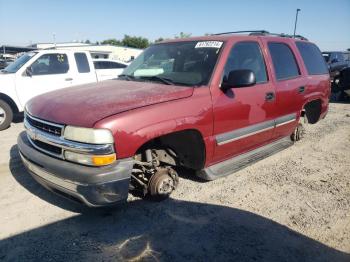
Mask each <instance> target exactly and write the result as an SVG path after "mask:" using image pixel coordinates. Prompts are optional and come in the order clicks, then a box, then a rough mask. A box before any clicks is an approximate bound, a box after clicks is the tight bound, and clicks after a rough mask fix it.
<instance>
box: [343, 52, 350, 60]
mask: <svg viewBox="0 0 350 262" xmlns="http://www.w3.org/2000/svg"><path fill="white" fill-rule="evenodd" d="M344 59H345V61H350V53H344Z"/></svg>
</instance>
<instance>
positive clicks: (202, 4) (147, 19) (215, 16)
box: [0, 0, 350, 51]
mask: <svg viewBox="0 0 350 262" xmlns="http://www.w3.org/2000/svg"><path fill="white" fill-rule="evenodd" d="M297 8H300V9H301V11H300V13H299V18H298V25H297V34H301V35H303V36H305V37H307V38H308V39H309V40H310V41H312V42H314V43H316V44H317V45H318V46H319V47H320V48H321V50H323V51H325V50H346V49H347V48H350V0H304V1H302V0H294V1H293V0H279V1H278V0H265V1H263V0H260V1H259V0H244V1H241V0H238V1H236V0H231V1H230V0H172V1H171V0H147V1H146V0H123V1H122V0H120V1H119V0H114V1H112V0H95V1H93V0H46V1H45V0H0V45H3V44H8V45H20V46H26V45H29V44H31V43H33V44H34V43H42V42H52V41H53V34H55V38H56V41H57V42H70V41H85V40H87V39H89V40H90V41H91V42H95V41H102V40H105V39H108V38H117V39H122V38H123V36H124V35H125V34H128V35H132V36H143V37H146V38H148V39H150V40H155V39H157V38H159V37H163V38H172V37H174V36H175V35H177V34H179V33H180V32H185V33H191V34H192V35H193V36H198V35H203V34H205V33H220V32H226V31H237V30H260V29H265V30H267V31H269V32H274V33H289V34H292V33H293V28H294V21H295V12H296V9H297Z"/></svg>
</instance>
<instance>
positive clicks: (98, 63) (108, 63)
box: [93, 59, 128, 80]
mask: <svg viewBox="0 0 350 262" xmlns="http://www.w3.org/2000/svg"><path fill="white" fill-rule="evenodd" d="M93 62H94V66H95V69H96V74H97V77H98V79H100V80H107V79H111V75H113V76H114V77H115V78H116V77H118V76H119V75H120V74H122V73H123V70H124V68H125V67H127V66H128V63H125V62H122V61H116V60H110V59H97V60H93Z"/></svg>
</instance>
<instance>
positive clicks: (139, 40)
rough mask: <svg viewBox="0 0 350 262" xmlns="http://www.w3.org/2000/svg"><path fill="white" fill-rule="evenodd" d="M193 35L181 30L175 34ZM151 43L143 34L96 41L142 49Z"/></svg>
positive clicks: (181, 36) (158, 40)
mask: <svg viewBox="0 0 350 262" xmlns="http://www.w3.org/2000/svg"><path fill="white" fill-rule="evenodd" d="M191 35H192V34H190V33H184V32H180V34H179V35H175V38H186V37H190V36H191ZM167 39H168V38H163V37H159V38H158V39H156V40H155V41H154V43H158V42H162V41H164V40H167ZM87 41H88V40H87ZM150 43H151V42H150V41H149V40H148V39H147V38H144V37H141V36H129V35H124V38H123V39H122V40H117V39H115V38H110V39H106V40H103V41H102V42H100V43H99V42H96V44H101V45H115V46H127V47H133V48H140V49H144V48H147V47H148V46H149V45H150Z"/></svg>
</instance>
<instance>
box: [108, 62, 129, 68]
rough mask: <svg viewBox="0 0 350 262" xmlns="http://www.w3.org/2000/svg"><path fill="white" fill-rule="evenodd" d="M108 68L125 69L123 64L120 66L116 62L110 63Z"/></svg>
mask: <svg viewBox="0 0 350 262" xmlns="http://www.w3.org/2000/svg"><path fill="white" fill-rule="evenodd" d="M110 67H111V68H125V67H126V65H123V64H120V63H117V62H110Z"/></svg>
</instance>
